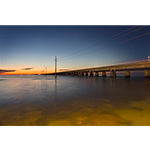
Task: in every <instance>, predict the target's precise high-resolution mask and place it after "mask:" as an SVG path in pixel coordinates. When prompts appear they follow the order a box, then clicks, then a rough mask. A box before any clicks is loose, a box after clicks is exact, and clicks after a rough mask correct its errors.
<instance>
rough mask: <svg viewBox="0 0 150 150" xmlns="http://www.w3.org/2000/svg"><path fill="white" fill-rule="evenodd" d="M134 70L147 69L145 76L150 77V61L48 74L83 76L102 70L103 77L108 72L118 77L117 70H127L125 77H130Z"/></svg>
mask: <svg viewBox="0 0 150 150" xmlns="http://www.w3.org/2000/svg"><path fill="white" fill-rule="evenodd" d="M134 70H145V75H144V77H145V78H148V77H150V62H140V63H129V64H119V65H118V64H117V65H110V66H103V67H95V68H84V69H78V70H69V71H63V72H57V73H56V74H55V73H50V74H47V75H71V76H74V75H77V76H79V77H81V76H94V74H95V76H99V72H102V77H106V72H110V77H111V78H115V77H116V71H125V77H126V78H129V77H130V71H134Z"/></svg>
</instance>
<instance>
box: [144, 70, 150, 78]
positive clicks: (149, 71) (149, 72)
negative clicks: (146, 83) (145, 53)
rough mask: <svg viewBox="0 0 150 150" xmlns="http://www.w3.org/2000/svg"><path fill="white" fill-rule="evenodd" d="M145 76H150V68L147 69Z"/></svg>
mask: <svg viewBox="0 0 150 150" xmlns="http://www.w3.org/2000/svg"><path fill="white" fill-rule="evenodd" d="M144 78H150V70H145V75H144Z"/></svg>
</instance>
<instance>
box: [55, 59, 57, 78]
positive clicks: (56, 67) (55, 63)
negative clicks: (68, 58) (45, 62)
mask: <svg viewBox="0 0 150 150" xmlns="http://www.w3.org/2000/svg"><path fill="white" fill-rule="evenodd" d="M55 78H57V56H55Z"/></svg>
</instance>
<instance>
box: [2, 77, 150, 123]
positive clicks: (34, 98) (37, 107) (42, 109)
mask: <svg viewBox="0 0 150 150" xmlns="http://www.w3.org/2000/svg"><path fill="white" fill-rule="evenodd" d="M0 125H3V126H6V125H9V126H10V125H11V126H12V125H15V126H16V125H23V126H31V125H33V126H36V125H40V126H41V125H42V126H46V125H52V126H55V125H59V126H62V125H69V126H70V125H72V126H95V125H96V126H112V125H113V126H122V125H132V126H137V125H138V126H139V125H140V126H141V125H142V126H149V125H150V79H144V78H143V77H131V78H130V79H126V78H124V77H117V78H109V77H106V78H102V77H77V76H74V77H71V76H58V78H57V79H56V80H55V78H54V76H47V77H46V76H1V78H0Z"/></svg>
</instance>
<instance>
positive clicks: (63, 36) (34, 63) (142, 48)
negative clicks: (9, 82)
mask: <svg viewBox="0 0 150 150" xmlns="http://www.w3.org/2000/svg"><path fill="white" fill-rule="evenodd" d="M131 27H132V26H0V35H1V37H0V38H1V39H0V45H1V47H0V50H1V53H0V55H1V57H0V58H1V61H0V63H1V64H0V69H6V70H9V69H10V70H12V69H13V70H17V71H16V73H17V72H18V73H19V72H22V68H30V67H33V69H32V70H24V71H23V72H22V73H29V74H30V73H40V72H41V70H43V69H44V66H46V67H47V69H48V72H53V71H54V60H53V59H54V56H55V55H57V57H58V71H59V70H60V69H77V68H85V67H95V66H102V65H109V64H116V63H122V62H126V61H133V60H139V59H140V58H146V57H147V56H149V55H150V34H147V35H145V36H142V37H140V38H136V39H134V40H130V41H127V42H124V43H120V44H117V43H119V42H122V41H125V40H128V39H130V38H133V37H136V36H139V35H142V34H144V33H148V32H150V26H148V27H145V28H143V29H141V30H138V31H135V32H133V33H131V34H128V35H126V36H123V37H120V38H118V39H115V40H112V41H108V42H104V41H105V40H106V41H107V39H108V38H110V37H112V36H114V35H116V34H118V33H120V32H122V31H125V30H127V29H129V28H131ZM141 27H142V26H136V27H135V28H133V29H131V30H129V31H127V32H125V33H128V32H131V31H133V30H136V29H138V28H141ZM125 33H122V34H121V35H123V34H125ZM118 36H120V35H118ZM115 44H117V45H115ZM92 45H93V46H92ZM89 46H91V47H90V48H88V47H89ZM85 48H86V49H85ZM83 49H85V50H83ZM79 50H82V51H81V52H77V53H76V54H74V55H70V56H69V57H64V58H63V57H62V56H65V55H68V54H70V53H73V52H76V51H79ZM94 50H95V51H94ZM92 51H93V52H92ZM61 57H62V58H61ZM59 58H60V59H59Z"/></svg>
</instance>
